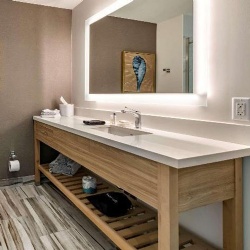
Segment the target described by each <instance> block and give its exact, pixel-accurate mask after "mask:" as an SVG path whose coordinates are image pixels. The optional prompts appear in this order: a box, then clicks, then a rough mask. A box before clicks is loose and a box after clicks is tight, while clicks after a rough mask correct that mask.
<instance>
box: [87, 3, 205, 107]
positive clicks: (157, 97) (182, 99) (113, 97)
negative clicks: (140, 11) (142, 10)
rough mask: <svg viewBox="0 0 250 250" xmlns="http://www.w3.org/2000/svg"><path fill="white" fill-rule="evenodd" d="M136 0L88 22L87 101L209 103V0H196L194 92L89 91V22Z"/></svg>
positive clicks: (107, 10) (110, 8)
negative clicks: (121, 92) (123, 92)
mask: <svg viewBox="0 0 250 250" xmlns="http://www.w3.org/2000/svg"><path fill="white" fill-rule="evenodd" d="M131 2H133V0H117V1H115V2H114V3H113V4H111V5H110V6H108V7H107V8H105V9H103V10H102V11H100V12H98V13H97V14H95V15H94V16H92V17H90V18H89V19H87V20H86V21H85V100H86V101H98V102H113V103H147V104H153V103H155V104H168V105H195V106H207V83H208V70H207V68H208V51H209V46H208V44H209V27H208V26H209V25H208V23H209V10H210V8H209V0H193V16H194V21H193V23H194V39H193V40H194V93H193V94H191V93H180V94H179V93H178V94H172V93H171V94H165V93H156V94H155V93H154V94H90V93H89V58H90V55H89V50H90V25H91V24H92V23H95V22H97V21H98V20H100V19H102V18H103V17H105V16H107V15H109V14H111V13H113V12H114V11H116V10H118V9H120V8H122V7H123V6H125V5H127V4H129V3H131Z"/></svg>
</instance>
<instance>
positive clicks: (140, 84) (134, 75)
mask: <svg viewBox="0 0 250 250" xmlns="http://www.w3.org/2000/svg"><path fill="white" fill-rule="evenodd" d="M122 93H155V54H151V53H140V52H130V51H123V52H122Z"/></svg>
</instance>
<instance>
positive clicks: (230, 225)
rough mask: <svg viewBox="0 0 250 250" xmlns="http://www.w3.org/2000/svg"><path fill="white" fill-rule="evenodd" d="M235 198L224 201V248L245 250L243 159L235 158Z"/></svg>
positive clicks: (227, 249)
mask: <svg viewBox="0 0 250 250" xmlns="http://www.w3.org/2000/svg"><path fill="white" fill-rule="evenodd" d="M234 169H235V177H234V178H235V193H234V198H233V199H230V200H226V201H223V249H224V250H243V209H242V205H243V201H242V159H236V160H235V168H234Z"/></svg>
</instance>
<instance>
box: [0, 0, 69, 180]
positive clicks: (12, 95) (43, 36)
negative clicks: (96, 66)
mask: <svg viewBox="0 0 250 250" xmlns="http://www.w3.org/2000/svg"><path fill="white" fill-rule="evenodd" d="M71 19H72V11H70V10H62V9H57V8H50V7H44V6H36V5H32V4H24V3H17V2H12V1H10V0H0V179H3V178H13V177H16V176H26V175H31V174H34V156H33V121H32V116H33V115H38V114H39V113H40V111H41V109H43V108H57V107H58V103H59V97H60V96H61V95H63V96H64V97H65V98H66V99H67V100H68V101H70V98H71ZM11 149H14V150H15V151H16V153H17V155H18V157H19V160H20V162H21V171H20V172H17V173H9V172H8V169H7V161H8V156H9V151H10V150H11Z"/></svg>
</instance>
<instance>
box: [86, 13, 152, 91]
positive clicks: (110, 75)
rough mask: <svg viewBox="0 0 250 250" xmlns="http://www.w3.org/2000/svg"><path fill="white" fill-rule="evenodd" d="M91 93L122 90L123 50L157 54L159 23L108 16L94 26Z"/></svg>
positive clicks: (91, 35) (92, 35)
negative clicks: (157, 24) (157, 28)
mask: <svg viewBox="0 0 250 250" xmlns="http://www.w3.org/2000/svg"><path fill="white" fill-rule="evenodd" d="M90 44H91V46H90V93H121V79H122V51H124V50H126V51H133V52H147V53H156V24H153V23H147V22H140V21H134V20H128V19H123V18H117V17H105V18H103V19H101V20H100V21H98V22H96V23H94V24H92V25H91V28H90Z"/></svg>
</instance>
